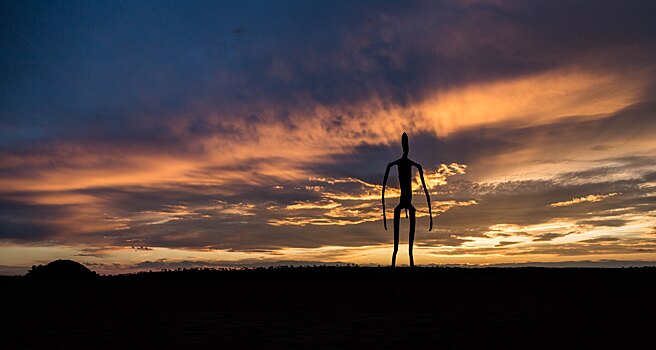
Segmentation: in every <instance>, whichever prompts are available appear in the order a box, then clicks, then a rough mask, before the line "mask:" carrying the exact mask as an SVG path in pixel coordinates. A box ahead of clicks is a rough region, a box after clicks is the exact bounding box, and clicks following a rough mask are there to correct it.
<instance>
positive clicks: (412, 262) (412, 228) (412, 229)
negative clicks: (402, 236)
mask: <svg viewBox="0 0 656 350" xmlns="http://www.w3.org/2000/svg"><path fill="white" fill-rule="evenodd" d="M409 209H410V236H409V237H408V247H409V253H410V267H415V259H414V257H413V256H412V247H413V242H414V240H415V222H416V220H415V211H416V210H415V208H414V207H413V206H410V208H409Z"/></svg>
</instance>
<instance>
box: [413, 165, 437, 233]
mask: <svg viewBox="0 0 656 350" xmlns="http://www.w3.org/2000/svg"><path fill="white" fill-rule="evenodd" d="M415 166H416V167H417V170H419V178H420V179H421V185H422V186H423V187H424V193H425V194H426V202H427V203H428V216H429V217H430V226H429V227H428V231H432V230H433V212H432V211H431V201H430V195H429V194H428V189H427V188H426V182H425V181H424V171H423V170H422V168H421V164H417V163H415Z"/></svg>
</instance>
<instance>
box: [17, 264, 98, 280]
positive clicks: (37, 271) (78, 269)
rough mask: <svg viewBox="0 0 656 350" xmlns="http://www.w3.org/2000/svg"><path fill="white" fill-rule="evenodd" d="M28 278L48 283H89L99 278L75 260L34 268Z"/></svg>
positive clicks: (28, 273) (29, 272)
mask: <svg viewBox="0 0 656 350" xmlns="http://www.w3.org/2000/svg"><path fill="white" fill-rule="evenodd" d="M25 276H26V277H29V278H33V279H36V280H47V281H65V282H73V281H89V280H92V279H94V278H96V277H97V276H98V274H96V273H95V272H93V271H91V270H89V269H88V268H86V267H85V266H84V265H82V264H80V263H79V262H77V261H73V260H55V261H52V262H50V263H48V264H47V265H39V266H32V269H31V270H30V271H28V272H27V275H25Z"/></svg>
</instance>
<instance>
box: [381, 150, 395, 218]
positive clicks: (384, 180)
mask: <svg viewBox="0 0 656 350" xmlns="http://www.w3.org/2000/svg"><path fill="white" fill-rule="evenodd" d="M393 165H394V163H393V162H392V163H389V164H387V169H385V177H384V178H383V226H385V230H387V216H385V185H387V177H388V176H389V171H390V168H392V166H393Z"/></svg>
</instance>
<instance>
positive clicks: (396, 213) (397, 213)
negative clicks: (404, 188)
mask: <svg viewBox="0 0 656 350" xmlns="http://www.w3.org/2000/svg"><path fill="white" fill-rule="evenodd" d="M399 221H401V206H400V205H399V206H397V207H396V208H394V253H392V267H394V266H395V265H396V252H398V251H399Z"/></svg>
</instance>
